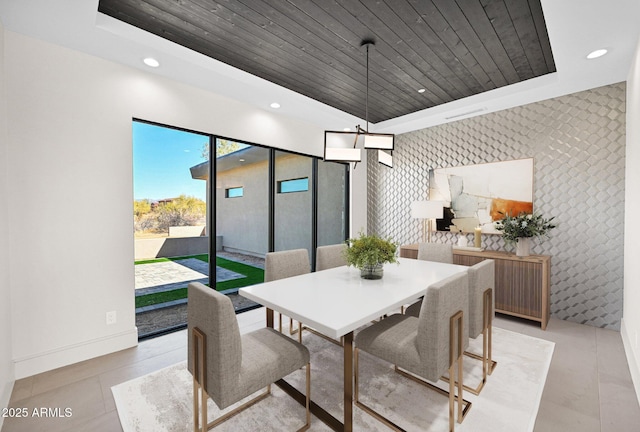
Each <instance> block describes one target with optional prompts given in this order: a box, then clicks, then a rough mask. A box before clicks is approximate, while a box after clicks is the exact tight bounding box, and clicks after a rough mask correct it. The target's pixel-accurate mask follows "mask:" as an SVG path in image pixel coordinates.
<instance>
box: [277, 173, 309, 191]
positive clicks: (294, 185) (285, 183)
mask: <svg viewBox="0 0 640 432" xmlns="http://www.w3.org/2000/svg"><path fill="white" fill-rule="evenodd" d="M308 190H309V177H304V178H299V179H292V180H281V181H279V182H278V193H289V192H304V191H308Z"/></svg>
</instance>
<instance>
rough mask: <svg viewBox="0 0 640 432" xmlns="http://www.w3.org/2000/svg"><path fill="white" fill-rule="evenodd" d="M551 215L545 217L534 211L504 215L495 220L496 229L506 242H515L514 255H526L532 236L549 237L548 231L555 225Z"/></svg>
mask: <svg viewBox="0 0 640 432" xmlns="http://www.w3.org/2000/svg"><path fill="white" fill-rule="evenodd" d="M553 219H554V218H553V217H552V218H550V219H545V218H543V217H542V215H540V214H536V213H520V214H518V216H511V215H509V214H507V215H505V216H504V218H503V219H502V220H499V221H496V222H495V227H496V229H497V230H498V231H502V237H503V238H504V240H505V242H506V243H507V244H510V243H516V255H517V256H528V255H529V254H530V250H531V242H530V240H531V239H532V238H538V239H539V238H541V237H547V238H548V237H549V231H551V230H552V229H553V228H555V227H556V225H555V224H554V223H553V222H552V221H553Z"/></svg>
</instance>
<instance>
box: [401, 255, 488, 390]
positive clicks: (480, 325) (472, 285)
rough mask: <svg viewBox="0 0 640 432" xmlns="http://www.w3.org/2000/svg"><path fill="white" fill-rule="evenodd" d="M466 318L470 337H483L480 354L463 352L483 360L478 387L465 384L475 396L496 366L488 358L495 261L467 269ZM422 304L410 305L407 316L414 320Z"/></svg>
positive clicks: (406, 312)
mask: <svg viewBox="0 0 640 432" xmlns="http://www.w3.org/2000/svg"><path fill="white" fill-rule="evenodd" d="M468 273H469V316H468V318H467V320H466V322H467V325H468V327H469V337H470V338H472V339H475V338H477V337H478V336H480V335H482V355H478V354H474V353H470V352H465V354H466V355H467V356H468V357H472V358H475V359H477V360H480V361H482V380H481V381H480V383H479V384H478V386H477V387H475V388H474V387H470V386H467V385H465V387H464V388H465V390H467V391H469V392H471V393H473V394H475V395H478V394H480V391H481V390H482V388H483V387H484V385H485V383H486V381H487V374H491V372H493V368H494V367H495V366H496V363H495V362H494V361H493V359H492V358H491V333H492V322H493V308H494V306H493V305H494V300H495V261H494V260H491V259H487V260H484V261H481V262H479V263H477V264H475V265H473V266H471V267H469V272H468ZM420 308H421V302H417V303H414V304H412V305H411V306H409V307H408V308H407V310H406V311H405V314H406V315H411V316H415V317H417V316H418V315H419V314H420Z"/></svg>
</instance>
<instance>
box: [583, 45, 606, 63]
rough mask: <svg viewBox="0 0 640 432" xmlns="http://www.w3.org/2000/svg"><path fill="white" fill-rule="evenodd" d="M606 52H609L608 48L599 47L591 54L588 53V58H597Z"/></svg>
mask: <svg viewBox="0 0 640 432" xmlns="http://www.w3.org/2000/svg"><path fill="white" fill-rule="evenodd" d="M606 53H607V50H606V49H604V48H603V49H597V50H595V51H592V52H590V53H589V55H587V58H588V59H589V60H593V59H595V58H598V57H602V56H603V55H605V54H606Z"/></svg>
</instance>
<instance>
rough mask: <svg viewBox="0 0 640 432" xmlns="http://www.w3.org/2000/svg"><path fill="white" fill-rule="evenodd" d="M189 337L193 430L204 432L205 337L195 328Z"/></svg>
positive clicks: (205, 421)
mask: <svg viewBox="0 0 640 432" xmlns="http://www.w3.org/2000/svg"><path fill="white" fill-rule="evenodd" d="M191 337H192V338H193V340H192V346H193V353H192V354H193V430H194V432H200V431H202V432H204V431H205V430H206V429H205V428H206V426H207V399H208V398H209V396H208V395H207V392H206V390H205V386H204V383H205V365H206V364H207V357H206V356H207V336H206V335H205V334H204V333H203V332H202V331H201V330H200V329H199V328H197V327H196V328H194V329H193V331H192V334H191Z"/></svg>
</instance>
